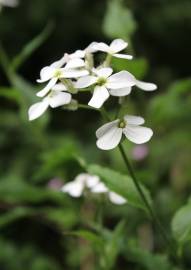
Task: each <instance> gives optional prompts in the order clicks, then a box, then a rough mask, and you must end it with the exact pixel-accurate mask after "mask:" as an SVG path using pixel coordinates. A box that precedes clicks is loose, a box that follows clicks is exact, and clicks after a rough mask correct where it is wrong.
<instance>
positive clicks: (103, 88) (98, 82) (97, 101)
mask: <svg viewBox="0 0 191 270" xmlns="http://www.w3.org/2000/svg"><path fill="white" fill-rule="evenodd" d="M112 72H113V70H112V68H100V69H93V73H94V74H95V75H88V76H84V77H82V78H79V79H78V81H77V82H76V84H75V87H76V88H86V87H89V86H91V85H95V88H94V92H93V96H92V98H91V100H90V101H89V103H88V105H90V106H92V107H94V108H100V107H101V106H102V105H103V103H104V102H105V101H106V100H107V99H108V98H109V96H110V95H112V96H126V95H128V94H129V93H130V92H131V87H132V86H134V85H135V84H136V79H135V77H134V76H133V75H132V74H131V73H129V72H128V71H120V72H118V73H115V74H113V75H112Z"/></svg>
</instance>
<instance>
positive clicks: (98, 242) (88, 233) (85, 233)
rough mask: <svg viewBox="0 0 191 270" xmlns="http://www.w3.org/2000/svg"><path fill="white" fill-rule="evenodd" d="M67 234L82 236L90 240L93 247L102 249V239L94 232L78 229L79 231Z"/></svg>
mask: <svg viewBox="0 0 191 270" xmlns="http://www.w3.org/2000/svg"><path fill="white" fill-rule="evenodd" d="M69 234H70V235H74V236H78V237H82V238H84V239H86V240H88V241H90V242H91V243H92V244H93V245H94V246H95V247H98V248H101V249H102V248H103V246H104V239H103V238H102V237H101V236H99V235H97V234H96V233H94V232H91V231H87V230H79V231H74V232H70V233H69Z"/></svg>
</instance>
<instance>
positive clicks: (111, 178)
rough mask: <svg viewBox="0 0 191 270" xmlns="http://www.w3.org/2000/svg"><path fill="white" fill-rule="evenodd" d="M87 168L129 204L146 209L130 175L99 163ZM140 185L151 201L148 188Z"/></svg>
mask: <svg viewBox="0 0 191 270" xmlns="http://www.w3.org/2000/svg"><path fill="white" fill-rule="evenodd" d="M87 169H88V171H89V173H91V174H95V175H98V176H99V177H100V178H101V180H102V181H103V182H104V183H105V184H106V185H107V186H108V187H109V189H111V190H113V191H115V192H116V193H118V194H120V195H121V196H123V197H124V198H126V199H127V202H128V203H129V204H130V205H132V206H134V207H137V208H141V209H143V210H145V211H147V210H146V208H145V206H144V204H143V202H142V199H141V198H140V195H139V193H138V192H137V189H136V187H135V185H134V183H133V180H132V179H131V177H130V176H128V175H124V174H121V173H119V172H117V171H114V170H111V169H108V168H104V167H101V166H99V165H90V166H88V168H87ZM141 187H142V190H143V192H144V194H145V196H146V197H147V200H148V201H149V202H150V203H151V198H150V194H149V192H148V190H147V189H146V188H145V187H144V186H143V185H142V184H141Z"/></svg>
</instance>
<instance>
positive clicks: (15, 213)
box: [0, 207, 35, 227]
mask: <svg viewBox="0 0 191 270" xmlns="http://www.w3.org/2000/svg"><path fill="white" fill-rule="evenodd" d="M34 212H35V211H34V210H32V209H29V208H27V207H17V208H14V209H13V210H10V211H8V212H6V213H5V214H1V215H0V227H3V226H7V225H8V224H9V223H11V222H14V221H15V220H17V219H20V218H22V217H25V216H28V215H31V214H33V213H34Z"/></svg>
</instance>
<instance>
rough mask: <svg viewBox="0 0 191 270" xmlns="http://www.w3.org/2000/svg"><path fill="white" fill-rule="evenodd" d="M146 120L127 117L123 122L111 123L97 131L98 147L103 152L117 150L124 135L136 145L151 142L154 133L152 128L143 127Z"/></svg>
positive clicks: (131, 116) (137, 117) (118, 120)
mask: <svg viewBox="0 0 191 270" xmlns="http://www.w3.org/2000/svg"><path fill="white" fill-rule="evenodd" d="M143 123H144V119H143V118H142V117H139V116H133V115H126V116H124V118H123V119H122V120H120V119H117V120H115V121H112V122H109V123H107V124H105V125H103V126H102V127H100V128H99V129H98V130H97V131H96V137H97V142H96V144H97V147H98V148H100V149H102V150H110V149H113V148H115V147H116V146H117V145H118V144H119V143H120V141H121V138H122V134H124V135H125V137H126V138H127V139H129V140H130V141H132V142H133V143H136V144H142V143H145V142H147V141H149V140H150V138H151V137H152V135H153V132H152V130H151V129H150V128H147V127H142V126H140V125H142V124H143Z"/></svg>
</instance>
